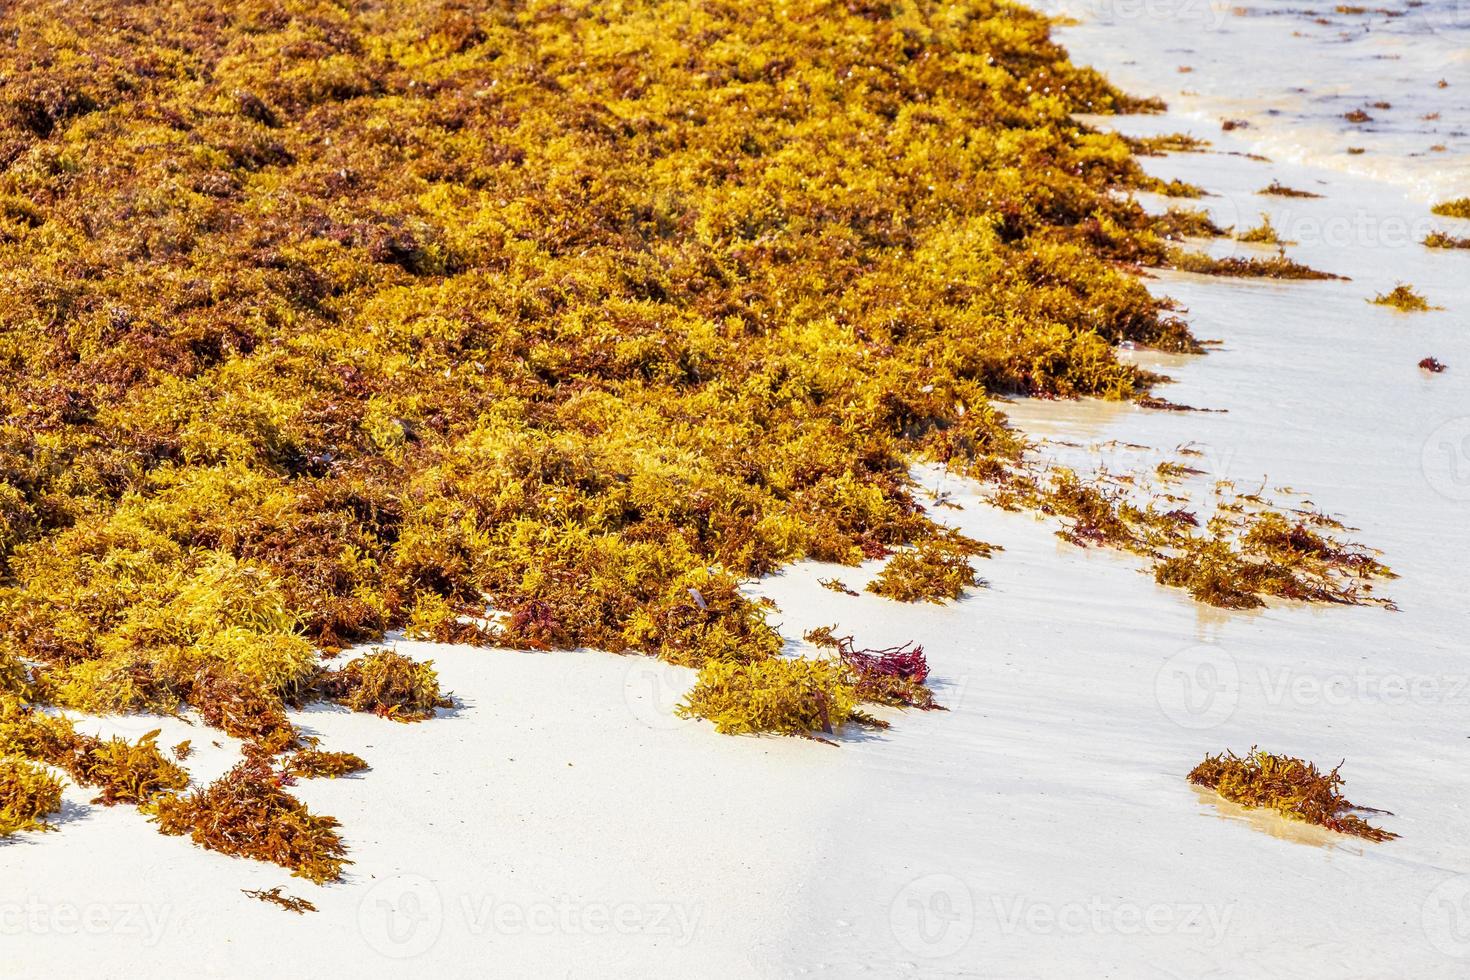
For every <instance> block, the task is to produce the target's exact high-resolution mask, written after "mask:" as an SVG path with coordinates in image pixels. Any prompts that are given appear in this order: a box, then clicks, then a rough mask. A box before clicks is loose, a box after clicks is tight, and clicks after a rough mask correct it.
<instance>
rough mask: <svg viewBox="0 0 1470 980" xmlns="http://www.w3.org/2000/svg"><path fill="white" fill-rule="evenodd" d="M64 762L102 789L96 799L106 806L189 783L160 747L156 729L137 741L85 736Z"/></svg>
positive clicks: (136, 800) (152, 796)
mask: <svg viewBox="0 0 1470 980" xmlns="http://www.w3.org/2000/svg"><path fill="white" fill-rule="evenodd" d="M64 765H65V766H66V769H67V772H69V773H71V775H72V778H73V779H75V780H76V781H77V782H78V783H79V784H80V785H82V786H95V787H98V788H99V789H101V790H102V795H100V796H98V797H97V798H96V799H95V800H93V801H92V802H93V803H101V804H102V805H103V806H114V805H116V804H118V803H134V804H143V803H147V802H149V801H150V800H153V799H155V798H156V797H159V796H161V795H163V794H166V793H174V792H177V791H179V790H181V789H184V788H185V787H187V786H188V785H189V774H188V773H187V772H186V771H184V769H182V768H180V767H179V766H178V765H177V764H176V763H174V762H172V761H171V760H169V759H167V758H165V757H164V755H163V752H162V751H161V750H160V749H159V748H158V731H156V730H155V731H151V732H149V733H148V734H146V735H144V736H143V737H142V738H140V739H138V741H137V742H129V741H128V740H127V739H123V738H111V739H108V740H106V741H103V740H102V739H99V738H93V737H91V736H82V737H81V738H80V741H79V744H78V746H77V749H76V752H75V754H74V755H73V756H72V757H71V758H69V759H68V760H66V762H65V763H64Z"/></svg>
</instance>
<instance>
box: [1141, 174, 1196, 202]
mask: <svg viewBox="0 0 1470 980" xmlns="http://www.w3.org/2000/svg"><path fill="white" fill-rule="evenodd" d="M1143 189H1144V190H1149V191H1153V192H1154V193H1155V194H1162V195H1164V196H1165V197H1185V198H1201V197H1204V196H1205V189H1204V188H1203V187H1200V186H1198V185H1197V184H1191V183H1189V182H1188V181H1184V180H1179V179H1178V178H1175V179H1173V180H1158V179H1155V180H1154V181H1152V182H1150V183H1148V184H1145V185H1144V187H1143Z"/></svg>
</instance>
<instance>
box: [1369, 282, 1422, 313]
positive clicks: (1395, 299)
mask: <svg viewBox="0 0 1470 980" xmlns="http://www.w3.org/2000/svg"><path fill="white" fill-rule="evenodd" d="M1368 302H1370V303H1372V304H1374V305H1375V306H1391V307H1393V308H1394V309H1396V310H1398V311H1399V312H1400V313H1423V312H1426V311H1428V310H1437V309H1439V307H1437V306H1431V305H1430V303H1429V300H1427V299H1425V298H1424V297H1423V296H1422V295H1420V294H1419V292H1418V291H1417V290H1415V289H1414V287H1413V286H1410V285H1409V284H1408V283H1403V282H1401V283H1399V284H1398V285H1397V286H1395V287H1393V289H1391V290H1389V291H1388V292H1386V293H1379V294H1378V295H1377V296H1375V297H1373V298H1372V299H1370V300H1368Z"/></svg>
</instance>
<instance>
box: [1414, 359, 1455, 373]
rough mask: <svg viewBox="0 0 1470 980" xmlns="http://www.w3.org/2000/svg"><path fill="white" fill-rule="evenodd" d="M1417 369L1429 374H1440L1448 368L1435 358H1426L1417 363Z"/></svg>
mask: <svg viewBox="0 0 1470 980" xmlns="http://www.w3.org/2000/svg"><path fill="white" fill-rule="evenodd" d="M1419 367H1421V368H1423V369H1424V370H1425V371H1428V372H1429V373H1430V374H1441V373H1443V372H1444V371H1445V370H1446V369H1447V368H1448V367H1449V365H1448V364H1445V363H1444V362H1443V361H1441V360H1440V359H1439V358H1437V357H1426V358H1424V359H1423V360H1422V361H1420V362H1419Z"/></svg>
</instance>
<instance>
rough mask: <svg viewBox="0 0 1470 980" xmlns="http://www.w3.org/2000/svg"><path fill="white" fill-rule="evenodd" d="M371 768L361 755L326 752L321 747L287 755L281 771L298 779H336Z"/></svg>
mask: <svg viewBox="0 0 1470 980" xmlns="http://www.w3.org/2000/svg"><path fill="white" fill-rule="evenodd" d="M369 768H371V767H370V766H369V765H368V764H367V762H366V760H364V759H363V758H362V757H361V756H358V755H353V754H352V753H351V752H326V751H323V750H321V749H301V750H300V751H298V752H293V753H291V755H289V756H287V757H286V760H285V762H283V763H282V764H281V772H283V773H285V774H286V775H288V776H291V777H293V778H296V779H317V778H320V777H323V776H325V777H327V778H328V779H336V778H338V777H339V776H349V775H351V774H352V773H355V772H366V771H367V770H368V769H369Z"/></svg>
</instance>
